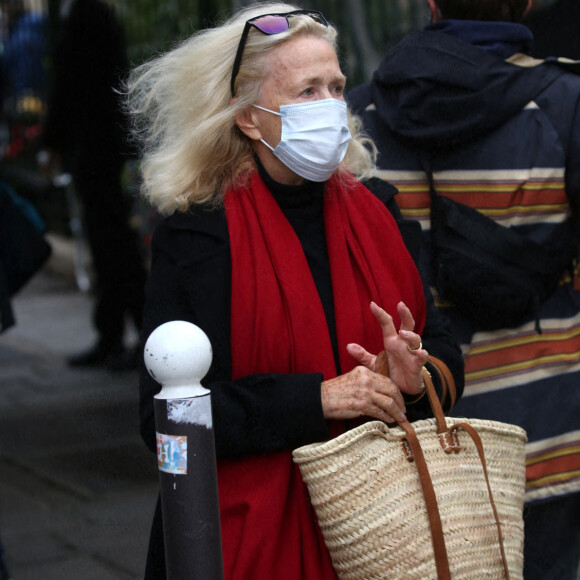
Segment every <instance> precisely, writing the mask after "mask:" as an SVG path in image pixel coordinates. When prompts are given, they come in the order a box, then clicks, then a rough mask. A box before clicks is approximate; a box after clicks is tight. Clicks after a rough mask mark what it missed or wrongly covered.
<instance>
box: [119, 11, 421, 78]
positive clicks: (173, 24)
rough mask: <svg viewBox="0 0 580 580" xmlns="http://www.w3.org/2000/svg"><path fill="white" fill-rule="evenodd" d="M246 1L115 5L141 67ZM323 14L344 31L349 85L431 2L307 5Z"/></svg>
mask: <svg viewBox="0 0 580 580" xmlns="http://www.w3.org/2000/svg"><path fill="white" fill-rule="evenodd" d="M251 3H252V2H244V1H241V0H164V1H163V2H159V0H115V1H114V2H113V4H114V6H115V8H116V10H117V13H118V15H119V17H120V18H121V20H122V21H123V23H124V25H125V28H126V32H127V38H128V42H129V57H130V60H131V63H132V64H133V65H136V64H139V63H141V62H143V61H144V60H146V59H147V58H149V57H150V56H152V55H153V54H155V53H158V52H165V51H166V50H169V49H171V48H172V47H173V46H174V45H175V44H176V43H177V42H179V41H180V40H182V39H184V38H186V37H188V36H190V35H191V34H193V33H194V32H195V31H196V30H199V29H201V28H206V27H208V26H213V25H215V24H219V23H220V22H222V21H223V20H225V19H226V18H227V17H229V16H230V15H231V14H232V12H233V11H234V10H236V9H239V8H240V7H242V6H245V5H248V4H251ZM296 4H297V5H299V6H301V7H303V8H310V9H315V10H321V11H322V12H323V13H324V14H325V16H326V17H327V18H328V19H329V20H330V21H331V22H332V23H333V24H334V25H335V26H336V27H337V28H338V30H339V33H340V34H339V41H340V47H339V53H340V58H341V64H342V66H343V69H344V71H345V74H347V76H348V77H349V86H351V87H352V86H354V85H355V84H358V83H359V82H363V81H365V80H368V78H370V73H371V72H372V70H374V68H376V65H377V64H378V62H379V59H380V56H381V55H382V54H384V52H385V51H386V50H387V49H388V47H389V46H391V45H392V44H394V43H395V42H396V41H397V40H399V39H400V38H401V37H402V36H403V35H404V34H405V33H406V32H408V31H409V30H410V29H412V28H420V27H422V26H423V25H424V24H425V23H426V22H427V3H426V1H425V0H388V1H385V0H303V1H299V2H296Z"/></svg>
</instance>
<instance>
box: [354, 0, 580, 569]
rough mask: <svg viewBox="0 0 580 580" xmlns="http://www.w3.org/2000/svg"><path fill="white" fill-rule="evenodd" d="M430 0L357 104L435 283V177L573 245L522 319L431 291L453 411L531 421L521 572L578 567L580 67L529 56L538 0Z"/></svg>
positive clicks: (530, 229)
mask: <svg viewBox="0 0 580 580" xmlns="http://www.w3.org/2000/svg"><path fill="white" fill-rule="evenodd" d="M428 3H429V6H430V9H431V14H432V21H431V23H430V24H429V25H428V26H427V27H426V29H424V30H422V31H415V32H411V33H410V34H409V35H407V37H405V38H404V39H403V40H402V41H401V42H400V43H399V44H398V45H397V46H396V47H394V48H393V49H392V50H391V51H389V53H388V54H387V55H386V57H385V58H384V60H383V61H382V62H381V64H380V65H379V67H378V69H377V70H376V71H375V73H374V75H373V78H372V80H371V81H370V82H368V83H366V84H363V85H360V86H358V87H356V88H355V89H353V90H352V91H351V92H350V93H349V94H348V95H347V100H348V102H349V104H350V106H351V108H352V109H353V110H354V112H355V113H357V114H359V115H360V116H361V117H362V119H363V123H364V126H365V129H366V131H367V133H368V134H369V135H370V137H371V138H372V139H373V140H374V142H375V143H376V145H377V147H378V150H379V158H378V167H379V168H380V171H379V175H380V177H381V178H383V179H384V180H386V181H388V182H390V183H392V184H394V185H395V186H396V187H397V188H398V190H399V193H398V195H397V196H396V200H397V202H398V204H399V207H400V208H401V211H402V213H403V214H404V216H405V217H407V218H409V219H414V220H418V221H419V222H420V224H421V226H422V231H423V235H424V238H425V244H426V247H427V252H426V264H425V268H424V270H425V272H426V275H427V277H428V278H429V281H428V283H429V284H430V285H431V286H432V287H435V285H436V284H435V282H436V280H435V276H434V272H435V271H436V270H437V264H436V263H435V261H434V260H433V259H432V258H433V251H432V239H431V211H430V210H431V200H430V191H431V186H432V187H433V188H434V189H435V190H436V192H437V194H438V195H439V196H445V197H448V198H451V199H453V200H454V201H458V202H460V203H462V204H464V205H467V206H470V207H471V208H474V209H476V210H478V211H479V212H480V213H481V214H483V215H484V216H486V217H487V218H489V219H490V220H493V221H494V222H495V223H496V224H500V225H501V226H503V227H505V228H509V229H510V230H511V231H512V232H515V233H517V234H518V235H519V236H520V237H521V238H522V239H525V240H526V241H528V240H529V241H530V243H532V241H533V242H535V243H536V244H539V245H540V246H541V247H542V248H544V249H547V250H548V252H549V255H550V256H552V257H553V258H554V260H555V259H556V258H559V257H562V256H565V257H566V259H565V260H564V262H565V265H564V267H563V268H562V271H561V272H560V273H559V274H558V276H557V279H555V280H553V285H554V287H555V290H553V292H551V293H550V294H549V295H548V296H547V297H544V298H543V299H542V300H541V303H540V304H539V305H538V307H537V308H536V309H535V310H533V311H530V312H528V314H527V315H526V316H523V317H522V319H521V320H519V321H518V322H516V323H513V322H512V323H510V324H502V323H501V321H500V322H498V323H497V324H495V325H492V326H491V327H490V326H489V325H485V324H482V323H481V321H479V322H476V321H474V319H473V317H472V316H471V315H470V311H469V308H468V309H467V310H466V309H463V310H462V311H461V312H460V311H459V309H458V308H457V306H456V305H454V304H453V303H451V302H450V301H449V300H446V297H445V296H443V295H441V293H439V294H438V293H437V290H436V289H435V288H434V293H435V295H436V302H437V305H438V306H439V308H440V311H441V312H444V313H445V314H446V316H447V318H448V319H449V321H450V324H451V328H452V331H453V333H454V334H455V336H456V338H457V339H458V340H459V341H460V343H461V345H462V350H463V353H464V358H465V364H466V367H465V372H466V383H465V392H464V395H463V399H462V400H461V401H460V402H459V404H458V405H457V407H456V408H455V410H454V414H455V415H459V416H468V417H478V418H486V419H493V420H498V421H503V422H507V423H513V424H517V425H520V426H522V427H524V428H525V429H526V431H527V433H528V438H529V442H528V447H527V464H526V465H527V470H526V471H527V473H526V474H527V477H526V479H527V483H526V507H525V513H524V521H525V534H526V539H525V549H524V551H525V573H524V576H525V578H526V580H535V579H538V580H549V579H552V578H554V579H556V578H557V579H558V580H565V579H575V578H576V574H577V571H578V560H579V558H580V525H579V524H578V521H579V519H578V518H579V514H580V493H579V492H580V278H579V271H578V267H577V266H575V264H576V263H577V262H576V261H575V260H574V259H573V258H574V255H576V256H577V255H578V253H577V246H578V234H579V232H580V228H579V227H578V223H577V219H578V204H579V202H580V76H577V74H576V73H577V72H578V71H580V68H579V66H580V63H574V62H571V61H565V60H564V59H557V58H555V57H553V58H547V59H546V60H545V61H538V60H534V59H532V58H531V57H530V56H529V53H530V50H531V47H532V43H533V36H532V34H531V32H530V30H529V29H528V28H527V27H525V26H523V25H522V24H521V18H522V17H523V16H524V14H525V13H526V12H527V10H528V9H529V7H530V2H529V1H528V0H497V1H495V2H490V1H489V0H428ZM430 180H431V186H430ZM491 241H497V240H491ZM506 252H507V250H506ZM472 273H473V272H472ZM475 308H476V305H473V311H475ZM507 314H509V313H506V320H507V319H508V316H507Z"/></svg>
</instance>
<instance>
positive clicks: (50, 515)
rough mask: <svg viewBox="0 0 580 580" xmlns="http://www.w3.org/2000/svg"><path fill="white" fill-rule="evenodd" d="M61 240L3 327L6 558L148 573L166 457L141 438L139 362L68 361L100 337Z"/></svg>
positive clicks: (110, 576)
mask: <svg viewBox="0 0 580 580" xmlns="http://www.w3.org/2000/svg"><path fill="white" fill-rule="evenodd" d="M54 241H55V244H54V246H53V247H57V248H58V251H57V252H55V254H56V256H53V259H52V260H51V262H50V263H49V264H48V265H47V266H46V268H45V269H43V271H42V272H40V273H39V274H38V275H37V276H36V277H35V278H34V279H33V280H32V281H31V282H30V283H29V284H28V285H27V286H26V287H25V288H24V289H23V290H22V291H21V292H20V293H19V294H18V295H17V296H16V297H15V299H14V301H13V307H14V310H15V315H16V318H17V324H16V326H15V327H13V328H11V329H10V330H8V331H7V332H5V333H4V334H2V335H0V538H1V541H2V543H3V545H4V549H5V560H6V563H7V565H8V569H9V570H10V572H11V574H12V578H14V580H57V579H58V580H93V579H94V580H97V579H98V580H137V579H142V578H143V571H144V568H145V558H146V552H147V543H148V537H149V528H150V524H151V519H152V515H153V510H154V505H155V499H156V495H157V468H156V459H155V456H154V455H153V454H152V453H150V452H149V451H148V450H147V449H146V448H145V445H144V444H143V443H142V441H141V439H140V437H139V421H138V377H137V372H136V371H127V372H120V373H111V372H108V371H106V370H104V369H71V368H69V367H68V366H67V364H66V357H67V356H68V355H70V354H72V353H75V352H78V351H81V350H83V349H85V348H88V347H90V346H91V345H92V344H93V342H94V340H95V333H94V330H93V328H92V325H91V312H92V298H91V296H90V294H87V293H83V292H81V291H80V290H79V289H78V287H77V285H76V284H75V279H74V275H73V274H72V273H71V272H72V251H71V248H70V245H69V244H67V243H66V241H65V242H64V243H62V240H54ZM129 340H132V341H135V340H136V335H135V332H133V333H132V335H130V336H129Z"/></svg>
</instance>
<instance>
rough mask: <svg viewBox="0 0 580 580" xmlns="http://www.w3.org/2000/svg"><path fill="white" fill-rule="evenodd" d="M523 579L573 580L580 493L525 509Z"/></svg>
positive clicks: (579, 545) (579, 557)
mask: <svg viewBox="0 0 580 580" xmlns="http://www.w3.org/2000/svg"><path fill="white" fill-rule="evenodd" d="M524 527H525V541H524V580H576V578H577V573H578V566H579V564H580V493H574V494H570V495H567V496H564V497H562V498H558V499H554V500H551V501H548V502H544V503H539V504H532V505H531V506H526V507H525V509H524Z"/></svg>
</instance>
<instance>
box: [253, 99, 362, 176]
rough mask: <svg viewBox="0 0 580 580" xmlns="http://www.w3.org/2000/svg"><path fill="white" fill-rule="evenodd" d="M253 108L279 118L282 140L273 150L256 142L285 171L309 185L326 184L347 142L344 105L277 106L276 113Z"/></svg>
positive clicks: (328, 101)
mask: <svg viewBox="0 0 580 580" xmlns="http://www.w3.org/2000/svg"><path fill="white" fill-rule="evenodd" d="M254 107H257V108H258V109H261V110H262V111H267V112H268V113H273V114H274V115H279V116H280V117H282V138H281V140H280V143H278V145H277V146H276V148H273V147H272V146H270V145H269V144H268V143H266V141H264V139H260V141H261V142H262V143H264V145H266V147H268V148H269V149H271V150H272V151H273V152H274V155H275V156H276V157H277V158H278V159H279V160H280V161H281V162H282V163H284V165H286V167H288V168H290V169H291V170H292V171H294V173H296V174H297V175H300V177H303V178H304V179H308V180H310V181H326V180H327V179H329V178H330V176H331V175H332V174H333V173H334V172H335V171H336V169H337V168H338V166H339V165H340V162H341V161H342V160H343V159H344V156H345V155H346V150H347V148H348V142H349V141H350V139H351V135H350V131H349V129H348V117H347V109H346V103H345V102H344V101H339V100H338V99H324V100H321V101H312V102H309V103H298V104H295V105H281V106H280V112H279V113H276V111H271V110H270V109H265V108H264V107H260V106H259V105H254Z"/></svg>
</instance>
